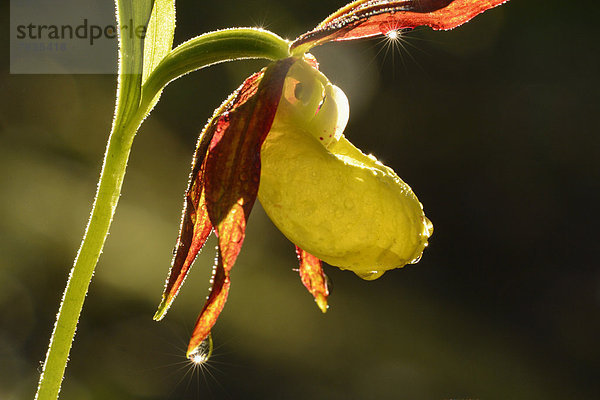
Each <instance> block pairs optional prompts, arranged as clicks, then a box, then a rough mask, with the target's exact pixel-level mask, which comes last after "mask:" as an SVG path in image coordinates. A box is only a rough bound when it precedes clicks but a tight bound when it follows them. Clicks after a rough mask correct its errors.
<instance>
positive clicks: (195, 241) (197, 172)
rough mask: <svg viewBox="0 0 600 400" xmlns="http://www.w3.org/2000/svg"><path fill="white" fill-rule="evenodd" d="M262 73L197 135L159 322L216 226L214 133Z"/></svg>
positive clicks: (220, 131)
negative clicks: (210, 200) (209, 187)
mask: <svg viewBox="0 0 600 400" xmlns="http://www.w3.org/2000/svg"><path fill="white" fill-rule="evenodd" d="M262 75H263V72H258V73H256V74H254V75H252V76H250V77H249V78H248V79H246V80H245V81H244V83H243V84H242V85H241V86H240V87H239V88H238V89H237V90H236V91H235V92H233V93H232V94H231V95H230V96H229V98H228V99H227V100H225V101H224V102H223V104H221V106H220V107H219V108H217V109H216V110H215V112H214V113H213V116H212V118H211V119H210V120H209V121H208V123H207V124H206V126H205V127H204V129H203V130H202V133H201V134H200V137H199V138H198V143H197V145H196V151H195V153H194V159H193V161H192V172H191V173H190V179H189V184H188V189H187V191H186V193H185V201H184V205H183V212H182V216H181V227H180V229H179V237H178V239H177V245H176V246H175V250H174V253H175V255H174V257H173V261H172V262H171V270H170V271H169V277H168V278H167V282H166V284H165V290H164V293H163V296H162V301H161V304H160V305H159V307H158V311H157V312H156V314H155V315H154V319H155V320H157V321H158V320H160V319H162V318H163V317H164V316H165V315H166V313H167V311H168V309H169V307H170V306H171V303H172V302H173V300H174V299H175V297H176V296H177V293H178V292H179V288H180V287H181V285H182V284H183V281H184V280H185V277H186V276H187V274H188V272H189V270H190V268H191V266H192V264H193V262H194V260H195V259H196V256H197V255H198V253H199V252H200V250H201V249H202V247H203V246H204V244H205V243H206V240H207V239H208V236H209V235H210V233H211V232H212V229H213V225H212V223H211V221H210V218H209V217H208V209H207V207H206V190H205V185H206V179H205V170H206V158H207V157H206V156H207V154H208V150H209V145H210V144H211V143H212V141H213V138H214V137H215V135H217V136H220V135H222V134H223V132H225V131H226V130H227V129H228V126H229V125H228V120H226V119H225V118H223V116H224V115H228V113H230V112H232V111H234V110H236V109H237V108H238V107H240V106H242V105H243V104H244V103H245V102H246V101H247V100H248V99H250V98H251V97H252V96H254V95H255V94H256V91H257V89H258V85H259V83H260V80H261V78H262Z"/></svg>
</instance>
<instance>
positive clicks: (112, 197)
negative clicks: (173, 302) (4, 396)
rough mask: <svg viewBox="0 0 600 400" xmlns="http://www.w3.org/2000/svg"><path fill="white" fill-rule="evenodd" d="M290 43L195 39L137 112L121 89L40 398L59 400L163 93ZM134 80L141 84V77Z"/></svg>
mask: <svg viewBox="0 0 600 400" xmlns="http://www.w3.org/2000/svg"><path fill="white" fill-rule="evenodd" d="M288 44H289V43H288V42H287V41H285V40H283V39H281V38H279V37H278V36H276V35H273V34H272V33H269V32H265V31H261V30H256V29H229V30H225V31H217V32H212V33H209V34H206V35H202V36H199V37H197V38H195V39H192V40H190V41H188V42H186V43H184V44H182V45H181V46H179V47H177V48H176V49H174V50H173V51H172V52H171V53H169V54H168V55H167V56H166V57H165V59H163V62H161V63H160V64H159V66H158V67H157V68H156V69H155V70H154V71H153V73H152V74H151V75H150V76H149V77H148V79H147V81H146V83H145V85H144V87H143V88H142V97H141V100H140V102H139V103H138V105H137V107H132V103H131V101H132V99H133V101H134V102H135V101H136V100H135V99H136V96H133V97H128V96H127V93H126V92H125V91H124V90H123V89H124V87H123V86H121V87H120V88H119V93H118V95H119V100H118V101H117V109H116V110H115V115H116V117H115V121H114V124H113V129H112V132H111V134H110V137H109V139H108V145H107V147H106V152H105V154H104V163H103V167H102V172H101V174H100V180H99V182H98V189H97V192H96V198H95V201H94V205H93V207H92V213H91V216H90V219H89V222H88V226H87V229H86V232H85V234H84V236H83V241H82V242H81V246H80V248H79V252H78V254H77V257H76V259H75V263H74V266H73V268H72V269H71V273H70V275H69V279H68V281H67V287H66V289H65V292H64V294H63V299H62V303H61V305H60V309H59V312H58V315H57V319H56V323H55V325H54V331H53V333H52V337H51V338H50V344H49V346H48V352H47V353H46V361H45V362H44V368H43V371H42V375H41V377H40V382H39V386H38V392H37V394H36V399H38V400H55V399H57V398H58V393H59V391H60V386H61V383H62V380H63V376H64V372H65V368H66V365H67V360H68V357H69V352H70V350H71V344H72V342H73V337H74V336H75V330H76V328H77V322H78V320H79V315H80V314H81V310H82V308H83V302H84V300H85V296H86V293H87V291H88V288H89V285H90V282H91V280H92V276H93V274H94V269H95V267H96V264H97V262H98V258H99V257H100V253H101V252H102V248H103V246H104V242H105V241H106V237H107V235H108V231H109V228H110V224H111V222H112V219H113V216H114V213H115V210H116V208H117V203H118V201H119V197H120V195H121V187H122V185H123V179H124V177H125V171H126V168H127V161H128V159H129V154H130V151H131V145H132V143H133V139H134V137H135V134H136V132H137V130H138V129H139V127H140V125H141V123H142V122H143V120H144V118H145V117H146V116H147V115H148V114H149V113H150V111H151V110H152V108H153V107H154V104H155V103H156V101H157V100H158V96H159V95H160V92H161V91H162V88H163V87H164V86H165V85H167V84H168V83H169V82H170V81H171V80H173V79H176V78H178V77H179V76H182V75H184V74H186V73H188V72H191V71H194V70H197V69H200V68H203V67H206V66H209V65H212V64H215V63H218V62H224V61H230V60H234V59H240V58H265V59H270V60H273V59H279V58H284V57H287V56H288ZM121 78H123V77H121ZM135 79H137V81H138V82H139V81H141V78H140V76H139V75H138V76H137V78H135ZM120 82H121V83H120V85H123V84H124V83H126V82H131V81H130V80H128V79H120ZM137 93H139V92H137ZM124 97H125V98H124ZM127 109H129V111H128V110H127Z"/></svg>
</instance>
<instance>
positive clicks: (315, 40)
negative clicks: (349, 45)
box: [290, 0, 508, 51]
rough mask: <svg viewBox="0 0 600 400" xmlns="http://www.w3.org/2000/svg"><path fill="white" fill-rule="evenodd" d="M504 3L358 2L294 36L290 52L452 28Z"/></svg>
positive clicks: (497, 0) (498, 0)
mask: <svg viewBox="0 0 600 400" xmlns="http://www.w3.org/2000/svg"><path fill="white" fill-rule="evenodd" d="M506 1H508V0H405V1H390V0H358V1H355V2H353V3H350V4H348V5H346V6H345V7H342V8H340V9H339V10H338V11H336V12H335V13H333V14H331V15H330V16H329V17H327V18H326V19H325V20H324V21H323V22H321V23H320V24H319V25H317V27H316V28H315V29H313V30H312V31H310V32H307V33H305V34H303V35H301V36H300V37H298V38H297V39H296V40H295V41H294V42H293V43H292V44H291V46H290V49H292V50H293V49H295V48H298V47H301V49H302V50H303V51H308V50H309V49H310V48H312V47H314V46H318V45H320V44H323V43H326V42H330V41H339V40H353V39H361V38H367V37H372V36H377V35H386V34H387V33H388V32H390V31H395V30H398V29H406V28H415V27H417V26H422V25H425V26H429V27H431V28H432V29H435V30H440V29H443V30H447V29H452V28H456V27H457V26H460V25H462V24H464V23H465V22H467V21H469V20H470V19H472V18H473V17H475V16H476V15H478V14H480V13H482V12H484V11H486V10H488V9H490V8H493V7H496V6H499V5H500V4H502V3H504V2H506Z"/></svg>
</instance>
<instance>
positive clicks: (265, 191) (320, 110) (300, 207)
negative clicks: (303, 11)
mask: <svg viewBox="0 0 600 400" xmlns="http://www.w3.org/2000/svg"><path fill="white" fill-rule="evenodd" d="M347 120H348V101H347V99H346V96H345V95H344V93H343V92H342V91H341V90H340V89H339V88H337V87H336V86H333V85H332V84H331V83H329V81H328V80H327V78H326V77H325V76H324V75H323V74H321V73H320V72H318V71H317V70H316V69H314V68H313V67H312V66H310V65H309V64H308V63H306V62H305V61H302V60H299V61H297V62H296V63H295V64H294V65H293V66H292V68H291V69H290V71H289V73H288V76H287V78H286V81H285V85H284V90H283V94H282V98H281V102H280V104H279V107H278V110H277V114H276V116H275V120H274V122H273V126H272V128H271V131H270V132H269V135H268V137H267V139H266V141H265V143H264V145H263V147H262V151H261V160H262V172H261V180H260V189H259V193H258V196H259V199H260V202H261V203H262V205H263V208H264V209H265V211H266V212H267V214H268V215H269V217H270V218H271V220H272V221H273V222H274V223H275V225H276V226H277V227H278V228H279V230H281V232H283V234H284V235H285V236H286V237H287V238H288V239H289V240H291V241H292V242H293V243H295V244H296V245H298V246H299V247H301V248H302V249H304V250H306V251H307V252H309V253H311V254H313V255H315V256H316V257H319V258H320V259H322V260H323V261H325V262H327V263H328V264H331V265H334V266H337V267H340V268H342V269H348V270H351V271H353V272H355V273H356V274H357V275H359V276H360V277H361V278H363V279H376V278H378V277H379V276H381V275H382V274H383V272H385V271H387V270H390V269H394V268H400V267H402V266H404V265H406V264H408V263H414V262H417V261H418V260H419V258H420V256H421V254H422V252H423V249H424V248H425V247H426V246H427V240H428V238H429V236H430V235H431V233H432V232H433V226H432V225H431V222H430V221H429V220H428V219H427V218H426V217H425V215H424V213H423V208H422V206H421V203H420V202H419V200H418V199H417V197H416V196H415V194H414V193H413V191H412V190H411V189H410V187H409V186H408V185H407V184H406V183H404V182H403V181H402V180H401V179H400V178H399V177H398V176H397V175H396V174H395V173H394V171H393V170H392V169H391V168H389V167H386V166H385V165H383V164H382V163H380V162H379V161H377V160H376V159H375V157H373V156H367V155H365V154H363V153H362V152H361V151H360V150H359V149H357V148H356V147H354V146H353V145H352V143H350V142H349V141H348V140H347V139H346V138H345V137H344V136H343V134H342V131H343V129H344V127H345V125H346V122H347Z"/></svg>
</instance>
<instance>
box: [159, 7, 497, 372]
mask: <svg viewBox="0 0 600 400" xmlns="http://www.w3.org/2000/svg"><path fill="white" fill-rule="evenodd" d="M503 2H504V0H454V1H453V0H421V1H383V0H371V1H366V0H359V1H356V2H353V3H351V4H348V5H347V6H345V7H343V8H341V9H340V10H338V11H337V12H336V13H334V14H332V15H331V16H329V17H328V18H327V19H325V20H324V21H323V22H322V23H321V24H319V25H318V26H317V27H316V28H315V29H314V30H312V31H310V32H307V33H305V34H303V35H301V36H300V37H299V38H297V39H296V40H295V41H293V42H292V43H291V44H290V54H291V57H289V58H286V59H282V60H279V61H276V62H274V63H272V64H271V65H269V66H267V67H266V68H264V69H263V70H262V71H260V72H257V73H255V74H253V75H252V76H250V77H249V78H247V79H246V80H245V81H244V83H243V84H242V85H241V86H240V87H239V88H238V89H237V90H236V91H235V92H234V93H233V94H232V95H231V96H230V97H229V98H228V99H227V100H226V101H225V102H224V103H223V104H222V105H221V106H220V107H219V108H218V109H217V110H216V111H215V113H214V114H213V116H212V118H211V119H210V120H209V121H208V123H207V125H206V126H205V128H204V130H203V131H202V133H201V135H200V138H199V140H198V143H197V148H196V151H195V154H194V159H193V163H192V171H191V174H190V181H189V186H188V189H187V191H186V193H185V203H184V208H183V214H182V220H181V228H180V233H179V238H178V241H177V245H176V248H175V255H174V258H173V262H172V266H171V270H170V274H169V277H168V279H167V282H166V286H165V291H164V294H163V298H162V302H161V304H160V306H159V308H158V311H157V313H156V315H155V317H154V318H155V319H156V320H160V319H162V318H163V317H164V315H165V314H166V312H167V310H168V308H169V307H170V305H171V303H172V301H173V300H174V298H175V296H176V295H177V293H178V291H179V289H180V287H181V285H182V283H183V281H184V279H185V277H186V275H187V274H188V272H189V270H190V267H191V266H192V264H193V262H194V260H195V259H196V256H197V255H198V253H199V251H200V250H201V249H202V247H203V245H204V244H205V242H206V240H207V239H208V237H209V235H210V234H211V233H212V232H214V233H215V235H216V237H217V239H218V250H217V264H216V266H215V268H214V270H213V277H212V280H211V282H212V288H211V291H210V295H209V297H208V299H207V300H206V303H205V304H204V307H203V309H202V311H201V312H200V315H199V317H198V320H197V322H196V325H195V327H194V330H193V333H192V338H191V340H190V343H189V347H188V350H187V356H188V357H190V358H191V359H192V360H195V359H196V360H198V359H197V357H198V356H199V355H200V359H199V361H204V360H205V359H206V355H205V353H206V347H207V345H206V343H209V342H210V343H212V340H211V339H210V336H209V335H210V331H211V329H212V327H213V325H214V324H215V322H216V320H217V318H218V316H219V314H220V312H221V310H222V309H223V306H224V304H225V301H226V299H227V294H228V292H229V288H230V284H231V281H230V273H231V269H232V267H233V265H234V263H235V260H236V258H237V256H238V254H239V252H240V250H241V247H242V243H243V241H244V237H245V229H246V224H247V222H248V217H249V215H250V212H251V210H252V207H253V205H254V202H255V200H256V198H257V197H258V199H259V200H260V202H261V204H262V206H263V208H264V209H265V211H266V213H267V215H268V216H269V217H270V218H271V220H272V221H273V223H274V224H275V225H276V226H277V227H278V228H279V230H280V231H281V232H282V233H283V234H284V235H285V236H286V237H287V238H288V239H289V240H290V241H291V242H292V243H293V244H294V245H295V246H296V252H297V255H298V259H299V263H300V267H299V274H300V278H301V281H302V283H303V284H304V286H306V288H307V289H308V291H309V292H310V293H311V294H312V295H313V296H314V298H315V301H316V303H317V305H318V307H319V308H320V309H321V311H323V312H325V311H326V310H327V307H328V306H327V297H328V293H329V292H328V287H327V279H326V276H325V274H324V273H323V269H322V261H325V262H326V263H328V264H330V265H332V266H336V267H339V268H341V269H346V270H350V271H352V272H354V273H356V274H357V275H358V276H359V277H361V278H363V279H367V280H372V279H376V278H378V277H380V276H381V275H382V274H383V273H384V272H386V271H388V270H391V269H395V268H401V267H403V266H405V265H406V264H409V263H416V262H417V261H418V260H419V259H420V258H421V254H422V253H423V250H424V248H425V247H426V246H427V243H428V239H429V237H430V236H431V234H432V232H433V226H432V224H431V222H430V221H429V220H428V219H427V217H426V216H425V214H424V213H423V207H422V205H421V203H420V202H419V200H418V199H417V197H416V196H415V194H414V193H413V191H412V190H411V188H410V187H409V186H408V185H407V184H406V183H405V182H403V181H402V180H401V179H400V178H399V177H398V175H396V173H395V172H394V171H393V170H392V169H391V168H390V167H387V166H385V165H383V164H382V163H381V162H379V161H377V159H376V158H375V157H373V156H372V155H365V154H363V153H362V152H361V151H360V150H359V149H357V148H356V147H354V146H353V145H352V143H350V142H349V141H348V140H347V139H346V138H345V136H344V134H343V131H344V128H345V126H346V123H347V121H348V115H349V110H348V109H349V107H348V100H347V98H346V96H345V95H344V92H343V91H342V90H341V89H340V88H338V87H337V86H335V85H333V84H331V83H330V82H329V80H328V79H327V78H326V77H325V76H324V75H323V74H322V73H321V72H319V70H318V63H317V61H316V60H315V59H314V57H313V56H312V55H310V54H309V53H308V51H309V50H310V49H311V48H312V47H314V46H316V45H320V44H323V43H326V42H330V41H341V40H351V39H360V38H365V37H372V36H377V35H387V36H390V37H392V35H394V34H395V33H396V32H397V31H398V30H400V29H407V28H414V27H416V26H420V25H426V26H430V27H432V28H433V29H452V28H454V27H456V26H459V25H461V24H463V23H465V22H467V21H468V20H470V19H471V18H473V17H474V16H476V15H477V14H479V13H481V12H483V11H485V10H487V9H489V8H492V7H495V6H497V5H499V4H501V3H503ZM200 353H202V354H200Z"/></svg>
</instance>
